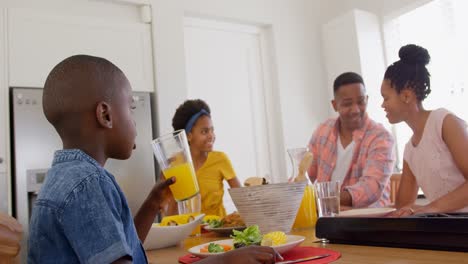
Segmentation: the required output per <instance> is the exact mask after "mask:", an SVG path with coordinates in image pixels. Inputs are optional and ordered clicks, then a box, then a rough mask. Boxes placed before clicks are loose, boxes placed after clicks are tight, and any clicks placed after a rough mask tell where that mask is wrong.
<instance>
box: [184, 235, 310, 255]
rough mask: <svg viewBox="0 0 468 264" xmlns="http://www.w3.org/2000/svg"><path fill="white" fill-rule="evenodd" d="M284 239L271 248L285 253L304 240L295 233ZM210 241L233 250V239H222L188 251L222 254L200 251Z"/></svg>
mask: <svg viewBox="0 0 468 264" xmlns="http://www.w3.org/2000/svg"><path fill="white" fill-rule="evenodd" d="M286 239H287V240H286V243H285V244H283V245H279V246H272V248H274V249H275V250H276V251H277V252H278V253H280V254H283V253H286V252H287V251H289V250H291V249H293V248H295V247H297V246H298V245H299V244H301V243H302V242H303V241H304V240H305V237H303V236H296V235H286ZM210 243H216V244H223V245H229V246H232V247H233V249H232V250H235V249H234V246H233V243H234V240H233V239H224V240H218V241H212V242H208V243H205V244H202V245H198V246H194V247H192V248H190V249H189V250H188V251H189V252H190V253H191V254H193V255H195V256H197V257H200V258H206V257H209V256H212V255H217V254H224V252H222V253H201V252H200V249H202V248H203V247H205V246H206V245H209V244H210Z"/></svg>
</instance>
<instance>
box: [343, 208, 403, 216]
mask: <svg viewBox="0 0 468 264" xmlns="http://www.w3.org/2000/svg"><path fill="white" fill-rule="evenodd" d="M395 210H396V209H395V208H389V207H383V208H361V209H351V210H347V211H341V212H340V214H339V215H338V217H382V216H385V215H386V214H388V213H391V212H393V211H395Z"/></svg>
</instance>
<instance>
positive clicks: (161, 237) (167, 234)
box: [143, 214, 205, 250]
mask: <svg viewBox="0 0 468 264" xmlns="http://www.w3.org/2000/svg"><path fill="white" fill-rule="evenodd" d="M204 216H205V215H204V214H200V215H197V216H196V217H195V220H193V221H192V222H189V223H187V224H184V225H178V226H156V225H153V226H152V227H151V229H150V231H149V233H148V235H147V236H146V239H145V243H143V247H144V248H145V249H146V250H150V249H157V248H164V247H170V246H174V245H176V244H177V243H179V242H180V241H182V240H184V239H185V238H187V237H188V236H189V235H190V234H191V233H192V231H193V229H195V227H197V225H199V224H200V223H201V221H202V219H203V217H204Z"/></svg>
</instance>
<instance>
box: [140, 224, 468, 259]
mask: <svg viewBox="0 0 468 264" xmlns="http://www.w3.org/2000/svg"><path fill="white" fill-rule="evenodd" d="M289 234H291V235H300V236H304V237H305V240H304V242H302V243H301V245H300V246H311V247H321V248H326V249H331V250H334V251H338V252H340V253H341V257H340V258H339V259H338V260H336V261H335V262H333V263H341V264H348V263H349V264H351V263H352V264H355V263H360V264H367V263H368V264H377V263H383V264H399V263H404V264H440V263H457V264H458V263H467V264H468V254H467V253H465V252H451V251H439V250H422V249H407V248H393V247H377V246H363V245H347V244H334V243H324V242H323V240H321V239H318V238H317V237H316V236H315V228H314V227H311V228H304V229H297V230H292V231H291V232H290V233H289ZM228 238H229V237H226V236H221V235H219V234H217V233H213V232H208V233H202V234H201V235H199V236H193V237H188V238H186V239H185V240H183V241H182V242H180V243H179V244H178V245H176V246H173V247H168V248H162V249H156V250H147V251H146V255H147V257H148V261H149V263H154V264H156V263H157V264H166V263H167V264H170V263H179V261H178V259H179V257H181V256H184V255H187V254H188V249H189V248H191V247H194V246H197V245H200V244H204V243H208V242H212V241H216V240H222V239H228ZM161 239H164V238H161Z"/></svg>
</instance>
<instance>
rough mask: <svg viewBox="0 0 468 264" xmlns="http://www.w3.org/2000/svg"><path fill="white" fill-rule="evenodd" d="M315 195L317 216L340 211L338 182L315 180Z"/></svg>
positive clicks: (333, 214)
mask: <svg viewBox="0 0 468 264" xmlns="http://www.w3.org/2000/svg"><path fill="white" fill-rule="evenodd" d="M315 195H316V196H315V197H316V199H317V210H318V214H319V217H324V216H325V217H333V216H337V215H338V213H339V212H340V182H339V181H329V182H316V183H315Z"/></svg>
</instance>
